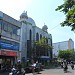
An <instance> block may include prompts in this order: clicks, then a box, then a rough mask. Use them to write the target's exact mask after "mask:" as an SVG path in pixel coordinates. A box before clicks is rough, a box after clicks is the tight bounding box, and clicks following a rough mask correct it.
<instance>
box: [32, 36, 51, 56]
mask: <svg viewBox="0 0 75 75" xmlns="http://www.w3.org/2000/svg"><path fill="white" fill-rule="evenodd" d="M47 41H48V39H47V38H44V37H43V38H41V39H40V40H39V41H36V42H35V43H34V47H35V48H34V50H33V52H34V53H33V54H34V56H35V57H40V56H47V55H48V51H49V50H51V49H52V46H50V45H49V44H48V42H47Z"/></svg>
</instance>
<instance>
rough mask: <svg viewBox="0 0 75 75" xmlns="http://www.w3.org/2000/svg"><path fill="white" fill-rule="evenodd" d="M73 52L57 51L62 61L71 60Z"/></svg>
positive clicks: (70, 50)
mask: <svg viewBox="0 0 75 75" xmlns="http://www.w3.org/2000/svg"><path fill="white" fill-rule="evenodd" d="M73 52H74V51H73V49H67V50H59V53H58V57H59V58H63V59H69V58H71V55H72V53H73Z"/></svg>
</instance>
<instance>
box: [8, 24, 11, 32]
mask: <svg viewBox="0 0 75 75" xmlns="http://www.w3.org/2000/svg"><path fill="white" fill-rule="evenodd" d="M8 32H10V33H12V25H11V24H8Z"/></svg>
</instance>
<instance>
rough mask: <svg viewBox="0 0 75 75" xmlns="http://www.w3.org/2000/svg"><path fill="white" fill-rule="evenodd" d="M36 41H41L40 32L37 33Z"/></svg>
mask: <svg viewBox="0 0 75 75" xmlns="http://www.w3.org/2000/svg"><path fill="white" fill-rule="evenodd" d="M36 41H39V34H38V33H36Z"/></svg>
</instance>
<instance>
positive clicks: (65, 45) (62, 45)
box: [53, 39, 74, 56]
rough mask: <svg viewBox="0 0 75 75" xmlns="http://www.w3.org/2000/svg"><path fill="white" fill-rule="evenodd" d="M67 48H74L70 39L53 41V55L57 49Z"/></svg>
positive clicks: (55, 54) (56, 53)
mask: <svg viewBox="0 0 75 75" xmlns="http://www.w3.org/2000/svg"><path fill="white" fill-rule="evenodd" d="M67 49H74V42H73V41H72V39H69V40H68V41H62V42H57V43H53V55H54V56H57V55H58V52H59V50H67Z"/></svg>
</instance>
